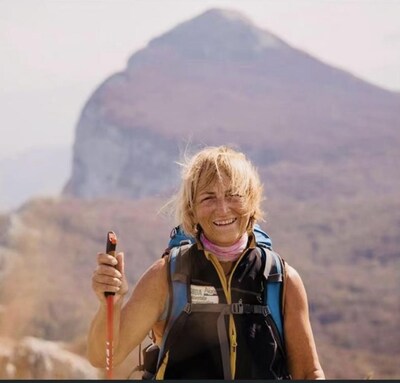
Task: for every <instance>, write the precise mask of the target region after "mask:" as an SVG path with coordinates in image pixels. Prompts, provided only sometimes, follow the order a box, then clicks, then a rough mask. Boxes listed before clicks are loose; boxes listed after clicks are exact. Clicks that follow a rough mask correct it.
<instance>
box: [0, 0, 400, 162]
mask: <svg viewBox="0 0 400 383" xmlns="http://www.w3.org/2000/svg"><path fill="white" fill-rule="evenodd" d="M212 7H219V8H230V9H234V10H238V11H241V12H242V13H243V14H245V15H246V16H247V17H248V18H250V19H251V20H253V22H254V23H255V24H256V25H257V26H258V27H261V28H263V29H267V30H269V31H270V32H272V33H274V34H276V35H278V36H279V37H280V38H282V39H283V40H285V41H286V42H287V43H289V44H291V45H292V46H294V47H296V48H300V49H303V50H305V51H307V52H308V53H310V54H311V55H313V56H315V57H317V58H319V59H321V60H322V61H324V62H326V63H329V64H331V65H334V66H337V67H339V68H341V69H345V70H347V71H349V72H351V73H353V74H354V75H356V76H359V77H361V78H363V79H365V80H367V81H369V82H372V83H374V84H376V85H378V86H381V87H384V88H386V89H389V90H396V91H400V0H375V1H372V0H369V1H368V0H364V1H363V0H359V1H356V0H352V1H350V0H347V1H346V0H336V1H334V0H331V1H329V0H292V1H287V0H275V1H268V0H180V1H178V0H0V63H1V64H0V65H1V72H0V108H1V109H0V124H1V133H2V134H1V137H2V138H1V140H0V159H1V158H3V157H10V156H13V155H14V154H19V153H21V152H23V151H25V150H27V149H30V148H32V147H37V146H43V147H44V146H49V145H51V146H53V145H63V146H65V145H72V143H73V140H74V134H75V125H76V123H77V120H78V119H79V115H80V112H81V109H82V107H83V105H84V103H85V102H86V101H87V100H88V98H89V97H90V95H91V94H92V93H93V91H94V90H95V89H96V88H97V87H98V86H99V85H100V83H102V82H103V81H104V80H105V79H106V78H107V77H108V76H110V75H111V74H113V73H115V72H117V71H121V70H123V69H124V68H125V65H126V62H127V60H128V58H129V57H130V56H131V55H132V54H133V53H134V52H135V51H137V50H138V49H139V48H142V47H144V46H145V45H146V44H147V43H148V42H149V41H150V40H151V39H152V38H154V37H156V36H159V35H160V34H162V33H164V32H166V31H168V30H169V29H171V28H173V27H175V26H176V25H177V24H178V23H180V22H183V21H186V20H188V19H190V18H192V17H195V16H197V15H198V14H200V13H202V12H204V11H205V10H207V9H209V8H212Z"/></svg>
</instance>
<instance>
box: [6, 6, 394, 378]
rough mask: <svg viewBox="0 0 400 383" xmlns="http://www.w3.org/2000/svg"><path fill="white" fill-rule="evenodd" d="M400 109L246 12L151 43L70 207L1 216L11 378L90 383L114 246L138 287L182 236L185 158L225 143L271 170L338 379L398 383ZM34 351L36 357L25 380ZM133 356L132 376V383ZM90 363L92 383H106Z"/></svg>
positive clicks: (287, 244) (91, 131)
mask: <svg viewBox="0 0 400 383" xmlns="http://www.w3.org/2000/svg"><path fill="white" fill-rule="evenodd" d="M399 106H400V97H399V94H397V93H393V92H388V91H385V90H383V89H380V88H378V87H375V86H372V85H371V84H368V83H366V82H364V81H361V80H359V79H357V78H356V77H355V76H353V75H351V74H349V73H346V72H345V71H342V70H339V69H337V68H334V67H331V66H329V65H326V64H325V63H322V62H321V61H318V60H316V59H315V58H313V57H312V56H310V55H308V54H307V53H305V52H302V51H300V50H298V49H295V48H294V47H291V46H290V45H289V44H287V43H285V42H284V41H282V40H281V39H279V38H278V37H277V36H275V35H273V34H272V33H270V32H268V31H266V30H261V29H259V28H257V27H255V26H254V25H253V24H252V22H251V21H249V20H247V19H246V18H245V17H243V16H242V15H240V14H238V13H236V12H233V11H226V10H221V9H212V10H210V11H208V12H205V13H204V14H201V15H199V16H198V17H196V18H194V19H192V20H189V21H187V22H185V23H182V24H181V25H178V26H177V27H176V28H174V29H172V30H171V31H169V32H167V33H165V34H163V35H162V36H159V37H158V38H155V39H154V40H152V41H151V42H150V43H149V44H148V46H147V47H146V48H144V49H142V50H140V51H138V52H136V53H134V54H133V55H132V57H131V58H130V60H129V61H128V65H127V68H126V70H125V71H123V72H121V73H117V74H115V75H113V76H111V77H110V78H108V79H106V80H105V81H104V83H102V84H101V85H100V86H99V88H98V89H97V90H96V91H95V92H94V94H93V95H92V96H91V97H90V99H89V100H88V102H87V103H86V105H85V106H84V107H83V110H82V114H81V116H80V119H79V122H78V125H77V129H76V140H75V144H74V160H73V168H72V174H71V177H70V179H69V181H68V183H67V184H66V186H65V188H64V192H63V194H62V195H61V196H59V198H52V199H50V198H46V199H43V198H37V199H32V200H30V201H28V202H27V203H25V204H24V205H22V206H21V207H20V208H18V209H17V210H15V211H12V212H11V213H9V214H0V350H3V353H2V354H0V376H5V377H8V378H11V377H12V376H13V377H21V376H22V377H29V378H31V377H39V373H38V372H37V371H39V370H40V374H41V375H40V378H53V379H56V378H57V371H58V370H60V371H68V374H67V375H69V378H75V377H76V376H77V375H74V371H75V370H74V368H72V367H68V365H69V359H70V355H69V354H68V353H67V354H66V353H64V351H68V352H73V353H74V354H75V355H78V356H80V357H84V355H85V337H86V334H87V331H88V326H89V323H90V320H91V318H92V316H93V315H94V313H95V311H96V309H97V302H96V299H95V298H94V296H93V292H92V291H91V287H90V282H91V281H90V278H91V275H92V270H93V268H94V267H95V254H96V253H97V252H98V251H101V250H103V249H104V246H105V235H106V233H107V231H108V230H110V229H113V230H115V232H116V233H117V235H118V237H119V243H118V248H119V249H120V250H122V251H124V252H125V256H126V271H127V276H128V279H129V282H130V286H131V288H132V287H133V285H134V283H135V282H136V281H137V279H138V278H139V276H140V275H141V273H142V272H143V271H144V270H145V269H146V268H147V267H149V265H150V264H151V263H152V262H153V261H154V260H156V259H157V258H158V257H160V255H161V253H162V251H163V250H164V248H165V246H166V244H167V241H168V234H169V232H170V229H171V228H172V226H173V225H174V224H176V222H175V221H174V220H173V219H172V217H170V216H168V215H163V214H160V213H159V210H160V208H161V207H162V206H163V205H164V204H165V202H166V201H167V198H168V197H169V195H170V193H171V192H172V191H174V189H175V188H176V187H177V185H178V182H179V166H178V165H177V164H175V161H180V160H181V158H182V157H184V155H185V154H186V153H190V152H192V151H193V150H195V149H197V148H198V147H200V146H202V145H206V144H207V145H210V144H222V143H223V144H232V145H234V146H236V147H239V148H240V149H242V150H244V151H245V152H246V154H248V155H249V157H250V158H251V159H252V160H253V161H254V162H255V163H256V164H257V167H258V169H259V171H260V174H261V178H262V180H263V182H264V186H265V190H266V196H267V199H266V201H265V206H264V210H265V211H266V212H267V220H266V222H262V223H261V224H262V226H263V227H264V228H265V229H266V230H267V231H268V233H269V234H270V235H271V237H272V241H273V245H274V248H275V250H276V251H278V252H279V253H280V254H281V255H282V256H283V257H284V258H285V259H286V260H287V261H288V262H289V263H290V264H291V265H292V266H294V267H295V268H296V269H297V270H298V271H299V272H300V274H301V275H302V278H303V281H304V283H305V286H306V289H307V292H308V297H309V302H310V316H311V322H312V326H313V329H314V334H315V338H316V342H317V347H318V350H319V354H320V357H321V362H322V365H323V367H324V370H325V372H326V374H327V377H328V378H331V379H344V378H347V379H362V378H367V377H373V378H378V379H389V378H398V377H399V376H400V370H399V365H398V359H399V355H400V348H399V345H400V338H399V332H398V329H397V327H398V323H399V321H400V306H399V303H400V302H399V298H398V294H397V292H398V291H399V290H400V279H399V277H398V270H399V267H400V256H399V248H400V236H399V227H400V221H399V218H398V214H397V212H398V211H399V208H400V205H399V204H400V198H399V195H400V177H399V171H398V169H399V168H400V167H399V165H400V152H399V150H398V147H399V144H400V142H399V141H400V129H399V128H400V115H399V113H398V110H400V109H399ZM32 337H34V339H33V338H32ZM9 338H11V339H12V340H13V342H15V343H13V344H14V345H13V347H12V348H10V346H9V344H8V342H10V341H9V340H8V339H9ZM6 339H7V340H6ZM40 340H45V341H46V342H48V341H51V342H54V344H55V345H54V347H55V350H56V355H58V354H59V355H58V356H57V358H58V359H57V358H56V357H55V356H50V354H52V352H53V350H54V348H53V345H49V344H48V343H46V342H43V343H41V342H40ZM20 342H21V343H20ZM38 343H40V345H39V346H38ZM22 346H23V347H22ZM21 348H22V349H23V350H30V351H29V352H28V354H29V353H30V354H31V356H30V357H28V358H26V360H27V361H26V360H25V361H23V362H21V366H22V365H25V366H27V367H26V369H27V370H28V371H25V372H21V371H19V372H18V374H17V371H18V369H17V367H16V365H17V364H16V363H14V362H13V360H17V359H16V358H17V357H16V354H17V351H16V350H19V349H21ZM4 350H5V351H4ZM46 350H47V351H46ZM24 352H25V351H24ZM60 358H61V359H62V360H61V359H60ZM135 358H136V359H137V350H135V351H134V353H132V355H131V356H130V357H129V358H128V360H127V361H126V363H125V364H124V365H123V366H121V367H120V368H119V369H118V371H116V377H120V378H122V379H126V378H127V377H128V376H130V372H131V371H132V368H133V367H134V366H135V363H136V359H135ZM56 359H57V360H56ZM77 360H78V362H77V365H79V366H80V367H79V368H81V367H82V370H79V371H80V373H81V374H82V375H81V378H82V379H85V377H90V376H93V375H91V374H92V373H93V369H92V368H90V367H89V368H88V369H87V370H86V369H85V371H86V372H83V368H84V367H85V364H84V363H81V359H79V358H78V359H77ZM32 361H33V362H32ZM35 361H37V363H36V362H35ZM28 362H29V363H31V362H32V363H31V364H29V363H28ZM24 363H25V364H24ZM46 363H47V364H46ZM48 364H52V365H53V366H61V365H62V366H63V367H62V368H61V367H60V368H59V369H53V370H46V369H43V368H41V366H43V365H46V366H47V365H48ZM35 371H36V372H35ZM10 374H11V375H10ZM12 374H14V375H12ZM64 376H66V375H63V377H64Z"/></svg>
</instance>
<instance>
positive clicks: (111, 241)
mask: <svg viewBox="0 0 400 383" xmlns="http://www.w3.org/2000/svg"><path fill="white" fill-rule="evenodd" d="M116 246H117V236H116V235H115V233H114V232H113V231H109V232H108V233H107V245H106V253H107V254H110V255H112V256H114V257H115V249H116ZM104 295H105V296H106V298H107V328H106V375H107V379H112V373H113V351H114V350H113V336H114V295H115V293H114V292H110V291H106V292H105V293H104Z"/></svg>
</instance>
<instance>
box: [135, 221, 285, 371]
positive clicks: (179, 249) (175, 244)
mask: <svg viewBox="0 0 400 383" xmlns="http://www.w3.org/2000/svg"><path fill="white" fill-rule="evenodd" d="M253 232H254V235H255V241H256V244H257V247H256V249H257V250H258V251H259V252H260V254H261V258H262V260H263V261H264V262H265V268H264V276H265V278H266V288H265V290H264V302H263V304H264V305H266V306H267V310H268V313H269V314H271V317H272V319H273V323H274V326H273V327H274V328H273V330H274V332H275V336H276V338H277V341H278V344H279V346H280V347H281V348H282V349H283V350H284V334H283V315H282V298H283V286H282V285H283V276H284V262H283V260H282V258H281V257H280V256H279V254H277V253H276V252H274V251H273V250H272V242H271V239H270V237H269V236H268V234H267V233H266V232H265V231H263V230H262V229H261V228H260V226H259V225H257V224H256V225H255V226H254V229H253ZM194 243H195V238H193V237H191V236H188V235H187V234H185V233H184V231H183V230H182V228H181V226H176V227H174V228H173V229H172V231H171V234H170V239H169V242H168V246H167V248H166V250H165V252H164V254H163V257H164V256H168V258H169V259H168V265H169V277H170V278H169V296H170V305H169V307H168V314H167V325H166V328H165V332H164V336H163V340H162V344H161V347H160V348H158V347H157V346H156V347H155V345H154V344H150V345H148V346H147V347H146V348H145V349H144V350H143V359H144V363H143V365H141V364H140V362H139V366H137V367H136V370H143V371H144V374H143V376H142V379H152V378H153V377H154V374H155V373H156V371H157V369H158V365H159V364H160V362H161V360H162V358H163V354H164V341H165V339H166V337H167V334H168V331H169V330H170V329H171V328H172V326H173V324H174V321H175V320H176V318H177V317H178V316H179V314H180V313H181V312H182V311H183V310H185V307H186V305H187V296H188V295H187V294H188V291H189V294H190V281H188V278H186V276H187V275H188V272H187V273H186V272H185V270H189V267H190V264H188V263H190V262H186V261H183V260H186V259H188V257H183V256H181V255H182V254H183V253H184V252H185V251H187V250H188V249H189V248H190V247H191V246H192V245H193V244H194ZM239 309H240V308H239ZM139 352H140V351H139Z"/></svg>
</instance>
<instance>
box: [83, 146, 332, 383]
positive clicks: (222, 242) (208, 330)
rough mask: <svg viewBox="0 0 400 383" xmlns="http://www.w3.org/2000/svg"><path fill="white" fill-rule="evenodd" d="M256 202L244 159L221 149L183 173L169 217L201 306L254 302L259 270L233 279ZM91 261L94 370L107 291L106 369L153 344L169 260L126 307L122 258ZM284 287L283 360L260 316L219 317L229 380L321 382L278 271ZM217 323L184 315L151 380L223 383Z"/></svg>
mask: <svg viewBox="0 0 400 383" xmlns="http://www.w3.org/2000/svg"><path fill="white" fill-rule="evenodd" d="M261 199H262V185H261V183H260V180H259V176H258V174H257V171H256V170H255V168H254V167H253V165H252V164H251V163H250V161H248V159H247V158H246V157H245V155H244V154H243V153H240V152H238V151H235V150H233V149H231V148H228V147H224V146H222V147H208V148H205V149H203V150H201V151H200V152H198V153H197V154H196V155H195V156H193V158H192V159H191V160H190V161H188V163H187V164H186V165H185V166H184V168H183V176H182V184H181V188H180V192H179V193H178V196H177V199H176V212H177V218H178V219H179V221H180V222H181V223H182V227H183V230H184V231H185V233H187V234H188V235H190V236H193V237H195V238H196V243H195V244H194V245H193V246H191V247H190V249H189V251H190V257H191V259H192V265H193V266H192V268H191V273H192V274H191V287H192V286H194V288H193V294H194V291H196V287H198V286H201V288H204V286H207V289H208V294H210V295H211V296H212V298H211V300H210V301H213V302H216V303H237V302H241V303H249V304H252V305H255V303H257V302H256V301H255V299H256V298H255V297H257V296H258V295H260V294H261V291H256V290H257V289H258V290H260V289H262V287H261V283H258V281H261V280H262V278H263V271H264V270H263V269H262V267H258V268H256V269H255V271H254V272H252V273H248V274H249V275H246V277H245V278H243V277H242V276H241V277H239V273H238V271H239V270H241V268H242V269H243V267H242V266H243V265H244V264H245V262H246V260H247V258H248V257H249V254H250V253H251V250H252V248H254V247H255V246H256V243H255V238H254V235H253V226H254V224H255V223H256V222H257V221H260V220H261V219H262V211H261ZM97 262H98V266H97V269H96V270H95V272H94V274H93V280H92V281H93V290H94V291H95V293H96V295H97V297H98V299H99V301H100V307H99V310H98V312H97V314H96V315H95V317H94V319H93V321H92V324H91V328H90V332H89V337H88V358H89V360H90V362H91V363H92V364H93V365H94V366H97V367H104V366H105V357H104V344H105V333H106V300H105V297H104V293H105V292H106V291H112V292H115V298H114V308H115V309H114V323H115V330H114V364H115V365H117V364H119V363H121V362H122V361H123V360H124V359H125V358H126V357H127V355H128V354H129V353H130V352H131V351H132V350H133V349H134V348H135V347H136V346H137V345H138V344H139V343H140V342H141V341H142V340H143V339H144V338H145V337H146V335H147V334H148V333H149V331H151V330H153V333H154V335H155V338H156V342H157V344H161V342H162V340H163V334H164V330H165V327H166V320H165V317H166V315H165V313H166V311H167V310H168V305H169V303H168V302H169V299H168V298H169V285H168V257H163V258H161V259H160V260H158V261H156V262H155V263H154V264H153V265H152V266H151V267H150V268H149V269H148V270H147V271H146V272H145V273H144V274H143V276H142V277H141V278H140V280H139V281H138V283H137V285H136V286H135V289H134V290H133V293H132V295H131V296H130V298H129V299H128V301H127V302H126V304H123V300H124V296H125V294H126V293H127V291H128V285H127V281H126V278H125V275H124V258H123V254H122V253H119V254H117V257H116V259H115V258H114V257H112V256H110V255H107V254H104V253H99V254H98V257H97ZM253 264H254V265H261V262H253ZM250 274H251V275H250ZM284 281H285V282H284V285H285V288H284V290H283V291H284V300H283V302H284V307H283V313H284V325H283V327H284V334H285V337H284V339H285V341H284V342H285V344H284V347H283V349H284V353H281V354H279V353H278V352H277V340H276V339H275V338H274V335H273V332H272V331H271V329H270V326H268V324H267V321H266V320H265V317H264V316H263V315H261V314H260V313H251V314H248V315H235V314H234V313H230V314H229V315H227V316H226V319H225V321H224V325H225V327H224V331H223V332H225V331H226V334H223V335H224V336H225V337H227V338H228V339H229V348H228V349H227V351H226V354H227V360H228V363H229V366H228V371H229V374H230V378H231V379H276V378H283V379H284V378H290V377H291V378H293V379H324V378H325V377H324V373H323V370H322V368H321V366H320V363H319V360H318V355H317V351H316V347H315V343H314V339H313V334H312V330H311V326H310V321H309V315H308V303H307V295H306V291H305V288H304V285H303V283H302V280H301V278H300V276H299V274H298V273H297V272H296V270H295V269H294V268H293V267H291V266H289V265H288V264H287V263H285V275H284ZM243 284H244V285H243ZM251 289H254V291H250V290H251ZM210 291H211V293H210ZM192 299H194V297H193V296H192ZM218 315H219V314H218V313H192V314H191V317H190V318H191V319H189V320H188V322H187V323H185V327H184V329H185V331H182V333H181V334H180V336H178V337H177V339H175V340H174V341H173V342H172V343H170V346H169V347H170V348H169V350H168V353H167V355H164V356H163V358H162V360H161V361H160V362H161V366H160V368H159V370H158V373H157V376H156V377H157V378H159V379H180V378H187V379H196V378H197V379H208V378H210V379H224V378H225V379H227V376H226V374H225V375H224V368H225V367H224V360H223V359H224V357H221V352H220V346H221V345H220V339H219V337H218V336H219V335H221V334H218V331H220V330H218V328H217V327H218V324H217V317H218ZM220 332H221V331H220ZM222 354H223V352H222ZM225 364H226V363H225ZM228 378H229V377H228Z"/></svg>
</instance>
